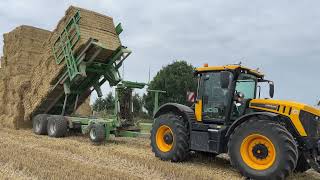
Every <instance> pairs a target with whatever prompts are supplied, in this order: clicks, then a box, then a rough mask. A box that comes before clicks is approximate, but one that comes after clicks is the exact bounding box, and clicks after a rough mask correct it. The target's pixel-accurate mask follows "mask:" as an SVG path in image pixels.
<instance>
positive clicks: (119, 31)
mask: <svg viewBox="0 0 320 180" xmlns="http://www.w3.org/2000/svg"><path fill="white" fill-rule="evenodd" d="M122 31H123V28H122V26H121V23H119V24H118V25H117V26H116V33H117V34H118V35H119V34H121V33H122Z"/></svg>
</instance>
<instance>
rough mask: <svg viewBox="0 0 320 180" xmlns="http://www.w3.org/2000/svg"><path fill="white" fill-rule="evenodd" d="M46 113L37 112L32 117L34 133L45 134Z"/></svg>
mask: <svg viewBox="0 0 320 180" xmlns="http://www.w3.org/2000/svg"><path fill="white" fill-rule="evenodd" d="M47 118H48V115H47V114H38V115H36V116H35V117H33V119H32V129H33V132H34V133H35V134H38V135H46V134H47V124H48V119H47Z"/></svg>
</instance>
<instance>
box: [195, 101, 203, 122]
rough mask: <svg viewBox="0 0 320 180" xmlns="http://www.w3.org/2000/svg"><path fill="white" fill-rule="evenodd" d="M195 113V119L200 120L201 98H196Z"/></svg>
mask: <svg viewBox="0 0 320 180" xmlns="http://www.w3.org/2000/svg"><path fill="white" fill-rule="evenodd" d="M195 115H196V120H197V121H202V100H200V99H199V100H197V102H196V105H195Z"/></svg>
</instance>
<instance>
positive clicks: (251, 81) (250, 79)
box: [236, 74, 257, 99]
mask: <svg viewBox="0 0 320 180" xmlns="http://www.w3.org/2000/svg"><path fill="white" fill-rule="evenodd" d="M256 84H257V78H256V77H255V76H253V75H250V74H240V76H239V78H238V80H237V85H236V91H237V92H241V93H243V94H244V98H245V99H254V98H255V94H256Z"/></svg>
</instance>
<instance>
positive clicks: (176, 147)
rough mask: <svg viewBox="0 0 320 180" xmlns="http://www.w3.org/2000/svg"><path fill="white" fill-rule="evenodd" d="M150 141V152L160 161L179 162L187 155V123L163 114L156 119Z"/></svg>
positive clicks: (173, 116) (172, 115)
mask: <svg viewBox="0 0 320 180" xmlns="http://www.w3.org/2000/svg"><path fill="white" fill-rule="evenodd" d="M150 139H151V148H152V151H153V152H154V154H155V156H156V157H158V158H160V159H162V160H168V161H172V162H180V161H183V160H185V158H186V157H187V156H188V154H189V131H188V126H187V123H186V122H184V120H183V119H182V117H179V116H177V115H175V114H171V113H168V114H163V115H160V116H159V117H158V118H156V119H155V121H154V123H153V125H152V129H151V136H150Z"/></svg>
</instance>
